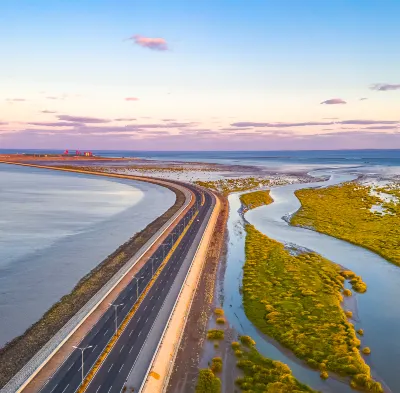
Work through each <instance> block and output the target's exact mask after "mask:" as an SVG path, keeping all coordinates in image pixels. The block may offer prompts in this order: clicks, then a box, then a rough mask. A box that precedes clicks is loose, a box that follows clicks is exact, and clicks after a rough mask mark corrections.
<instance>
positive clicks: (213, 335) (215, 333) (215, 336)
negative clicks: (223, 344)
mask: <svg viewBox="0 0 400 393" xmlns="http://www.w3.org/2000/svg"><path fill="white" fill-rule="evenodd" d="M207 338H208V339H209V340H223V339H224V331H223V330H220V329H211V330H209V331H208V332H207Z"/></svg>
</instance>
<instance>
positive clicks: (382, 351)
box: [234, 174, 400, 392]
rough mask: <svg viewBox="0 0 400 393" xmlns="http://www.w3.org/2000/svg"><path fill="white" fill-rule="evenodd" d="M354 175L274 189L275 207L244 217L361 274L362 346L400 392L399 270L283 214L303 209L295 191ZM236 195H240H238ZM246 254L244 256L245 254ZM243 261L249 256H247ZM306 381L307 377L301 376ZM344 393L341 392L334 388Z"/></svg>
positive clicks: (280, 238)
mask: <svg viewBox="0 0 400 393" xmlns="http://www.w3.org/2000/svg"><path fill="white" fill-rule="evenodd" d="M350 179H351V175H344V174H334V175H333V176H332V177H331V179H330V180H329V181H328V182H324V183H317V184H297V185H289V186H283V187H277V188H274V189H272V190H271V196H272V198H273V199H274V203H273V204H271V205H268V206H262V207H260V208H257V209H254V210H252V211H249V212H247V213H246V215H245V218H246V220H248V221H249V222H250V223H251V224H253V225H254V226H255V227H256V228H257V229H258V230H260V231H261V232H262V233H264V234H265V235H267V236H269V237H270V238H272V239H275V240H277V241H279V242H282V243H294V244H296V245H298V246H302V247H306V248H308V249H310V250H313V251H316V252H318V253H319V254H321V255H323V256H324V257H326V258H328V259H330V260H331V261H333V262H335V263H338V264H340V265H342V266H344V267H346V268H349V269H351V270H353V271H354V272H356V273H357V274H359V275H361V276H362V277H363V279H364V281H365V282H366V283H367V285H368V291H367V292H366V293H365V294H356V295H355V297H356V299H357V313H358V320H359V321H357V322H356V323H355V326H356V328H359V327H362V328H363V329H364V331H365V336H364V337H363V338H362V345H363V346H369V347H371V350H372V354H371V355H370V356H369V357H367V358H366V360H367V362H368V363H369V364H370V365H371V368H372V372H373V374H374V375H376V376H377V377H378V378H379V379H382V380H383V381H384V382H385V383H386V384H387V385H388V387H389V388H390V389H391V390H392V391H393V392H398V391H400V374H399V373H398V372H397V361H398V360H400V342H399V340H398V332H399V331H400V313H399V312H398V310H399V306H400V285H399V283H400V269H399V268H398V267H397V266H395V265H393V264H391V263H389V262H387V261H386V260H384V259H383V258H381V257H380V256H378V255H376V254H374V253H372V252H370V251H368V250H365V249H363V248H361V247H357V246H354V245H352V244H349V243H347V242H344V241H341V240H338V239H335V238H333V237H330V236H326V235H323V234H319V233H317V232H314V231H311V230H307V229H304V228H298V227H292V226H290V225H288V224H287V223H286V222H285V221H284V220H283V219H282V216H284V215H286V214H292V213H294V212H295V211H297V210H298V208H299V207H300V202H299V200H298V199H297V198H296V196H295V195H294V191H295V190H298V189H301V188H307V187H310V186H314V187H315V186H321V185H324V186H326V185H329V184H335V183H340V182H343V181H348V180H350ZM234 197H236V196H234ZM243 254H244V253H243ZM242 258H244V255H243V256H242ZM301 379H302V380H304V377H302V378H301ZM335 391H338V392H342V391H345V390H343V389H342V388H340V389H338V390H335Z"/></svg>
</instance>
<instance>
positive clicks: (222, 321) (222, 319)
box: [217, 318, 225, 325]
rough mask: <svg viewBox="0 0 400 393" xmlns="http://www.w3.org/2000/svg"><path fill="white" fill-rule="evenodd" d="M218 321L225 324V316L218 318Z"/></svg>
mask: <svg viewBox="0 0 400 393" xmlns="http://www.w3.org/2000/svg"><path fill="white" fill-rule="evenodd" d="M217 323H218V324H219V325H223V324H224V323H225V318H217Z"/></svg>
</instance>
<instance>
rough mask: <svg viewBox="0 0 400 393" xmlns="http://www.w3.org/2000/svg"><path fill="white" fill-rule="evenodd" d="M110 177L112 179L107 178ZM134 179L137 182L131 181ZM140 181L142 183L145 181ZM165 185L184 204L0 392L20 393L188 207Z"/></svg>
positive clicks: (185, 190)
mask: <svg viewBox="0 0 400 393" xmlns="http://www.w3.org/2000/svg"><path fill="white" fill-rule="evenodd" d="M110 177H112V176H110ZM132 180H136V179H132ZM141 181H145V180H144V179H143V180H141ZM165 183H167V184H169V185H171V186H172V187H174V188H176V189H178V190H179V191H182V192H183V193H184V195H185V197H186V198H185V199H186V200H185V203H184V204H183V206H182V207H181V208H180V209H179V210H178V211H177V212H176V213H175V214H174V215H173V217H171V218H170V219H169V220H168V221H167V222H166V223H165V224H164V225H163V226H162V227H161V228H160V229H159V230H158V231H157V232H156V233H155V234H154V235H153V236H152V237H151V238H150V239H149V240H148V241H147V242H146V244H144V245H143V246H142V247H141V248H140V249H139V251H138V252H137V253H136V255H135V256H133V257H132V258H131V259H130V260H129V261H128V262H127V263H126V264H125V265H124V266H123V267H122V268H121V269H120V270H119V271H118V272H117V273H116V274H115V275H114V276H113V277H112V278H111V279H110V280H109V281H108V282H107V283H106V284H105V285H104V286H103V287H102V288H101V289H100V290H99V291H98V292H97V293H96V294H95V295H94V296H93V297H92V298H91V299H90V300H89V301H88V302H87V303H86V304H85V305H84V306H83V307H82V308H81V309H80V310H79V311H78V312H77V313H76V314H75V315H74V316H73V317H72V318H71V319H70V320H69V321H68V322H67V323H66V324H65V325H64V326H63V327H62V328H61V329H60V330H59V331H58V332H57V333H56V334H55V335H54V336H53V337H52V338H51V339H50V340H49V341H48V342H47V344H46V345H44V346H43V347H42V348H41V349H40V350H39V351H38V352H37V353H36V355H34V356H33V357H32V358H31V359H30V360H29V361H28V363H27V364H26V365H25V366H24V367H23V368H22V369H21V370H20V371H18V372H17V374H15V375H14V377H13V378H11V379H10V381H9V382H8V383H7V384H6V385H5V386H4V387H3V388H2V389H1V390H0V393H19V392H21V391H22V390H23V389H24V388H25V387H26V385H27V384H28V383H29V382H30V381H31V380H32V379H33V378H34V377H35V376H36V375H37V374H38V372H39V371H40V370H41V369H42V368H43V367H44V366H45V365H46V363H47V362H48V361H49V360H50V359H51V358H52V357H53V356H54V355H55V353H56V352H57V351H58V350H59V349H60V348H61V346H62V345H63V344H64V343H65V342H66V341H67V340H68V339H69V338H70V337H71V336H72V334H73V333H74V332H75V331H76V330H77V329H78V328H79V327H80V326H81V325H82V323H83V322H84V321H85V320H86V319H87V318H88V317H89V316H90V315H91V313H92V312H93V311H94V310H95V309H96V308H97V307H98V305H99V304H100V303H101V302H102V301H103V300H104V299H105V298H106V297H107V296H108V294H109V293H110V292H111V291H112V290H113V289H114V288H115V287H116V286H117V285H118V284H119V282H120V281H121V280H122V279H123V278H124V277H125V276H126V274H127V273H128V271H129V270H130V269H131V268H132V267H133V266H134V265H135V264H136V263H137V261H138V260H139V259H140V258H141V257H142V256H143V255H144V254H145V253H146V252H147V251H148V250H149V249H150V247H152V246H153V244H154V243H155V242H156V241H157V240H158V239H159V238H160V236H161V235H162V234H163V233H164V232H165V231H166V230H167V229H168V228H169V227H170V226H171V225H172V224H173V223H174V221H175V220H176V219H177V218H178V217H179V215H180V214H181V213H182V212H183V211H184V210H185V209H186V208H187V206H189V204H190V202H191V201H192V194H191V192H190V191H189V190H188V189H186V188H185V187H182V186H179V185H177V184H175V183H168V182H167V181H165Z"/></svg>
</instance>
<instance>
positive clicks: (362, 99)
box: [360, 97, 368, 101]
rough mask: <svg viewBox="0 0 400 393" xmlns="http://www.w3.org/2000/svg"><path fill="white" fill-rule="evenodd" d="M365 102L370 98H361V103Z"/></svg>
mask: <svg viewBox="0 0 400 393" xmlns="http://www.w3.org/2000/svg"><path fill="white" fill-rule="evenodd" d="M365 100H368V98H366V97H362V98H360V101H365Z"/></svg>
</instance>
